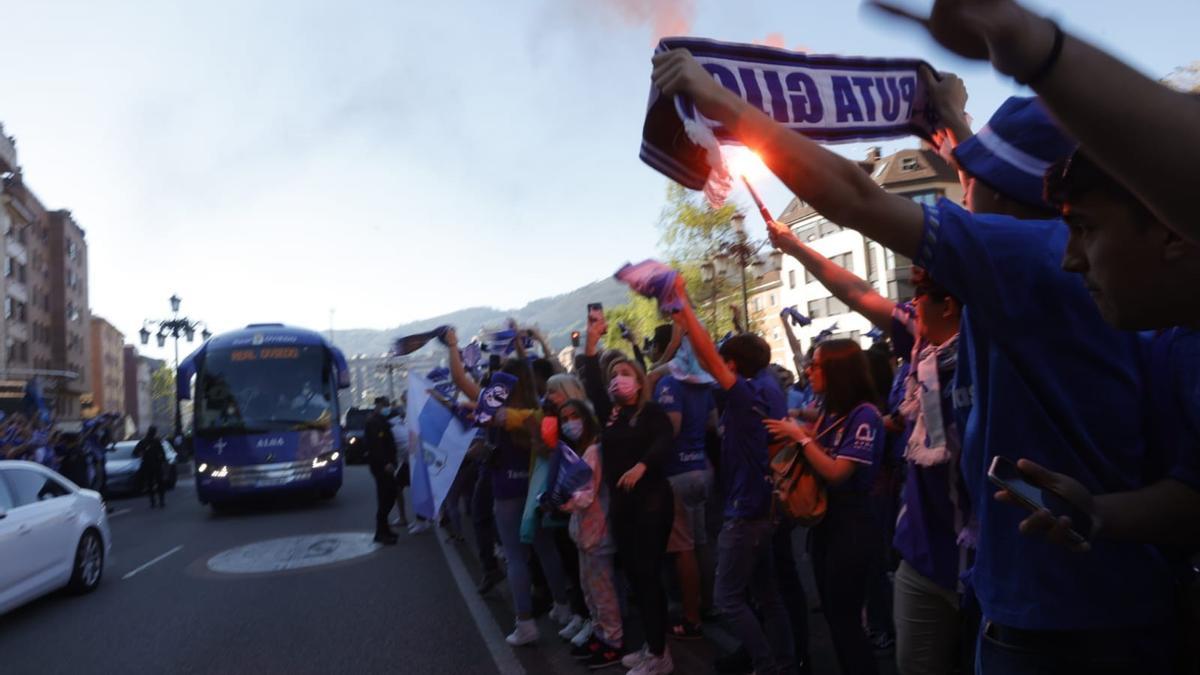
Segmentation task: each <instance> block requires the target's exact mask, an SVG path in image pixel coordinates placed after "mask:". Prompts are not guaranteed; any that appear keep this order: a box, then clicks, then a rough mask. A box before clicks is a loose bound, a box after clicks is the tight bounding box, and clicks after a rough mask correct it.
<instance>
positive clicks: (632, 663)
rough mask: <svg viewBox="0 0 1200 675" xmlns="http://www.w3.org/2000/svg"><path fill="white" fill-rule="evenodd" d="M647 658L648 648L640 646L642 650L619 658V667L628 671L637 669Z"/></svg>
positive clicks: (648, 654)
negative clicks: (628, 669)
mask: <svg viewBox="0 0 1200 675" xmlns="http://www.w3.org/2000/svg"><path fill="white" fill-rule="evenodd" d="M648 658H650V648H649V647H647V646H646V645H642V648H641V649H639V650H637V651H636V652H629V653H628V654H626V655H625V656H623V657H621V665H623V666H625V667H626V668H630V669H632V668H637V667H638V666H640V665H642V661H645V660H646V659H648Z"/></svg>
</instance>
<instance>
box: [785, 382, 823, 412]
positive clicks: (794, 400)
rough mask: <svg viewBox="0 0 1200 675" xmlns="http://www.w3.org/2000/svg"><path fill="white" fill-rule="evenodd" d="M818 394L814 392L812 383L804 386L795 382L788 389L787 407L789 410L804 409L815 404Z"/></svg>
mask: <svg viewBox="0 0 1200 675" xmlns="http://www.w3.org/2000/svg"><path fill="white" fill-rule="evenodd" d="M814 400H816V396H815V395H814V394H813V390H812V385H811V384H806V385H804V386H803V387H802V386H800V385H799V384H793V385H792V386H790V387H788V390H787V407H788V410H803V409H805V408H807V407H809V406H811V405H812V404H813V401H814Z"/></svg>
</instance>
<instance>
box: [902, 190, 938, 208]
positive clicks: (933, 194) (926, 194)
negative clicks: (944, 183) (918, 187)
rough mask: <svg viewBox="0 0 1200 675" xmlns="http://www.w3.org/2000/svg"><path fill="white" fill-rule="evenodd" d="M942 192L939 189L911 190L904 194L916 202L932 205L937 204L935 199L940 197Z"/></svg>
mask: <svg viewBox="0 0 1200 675" xmlns="http://www.w3.org/2000/svg"><path fill="white" fill-rule="evenodd" d="M942 194H943V193H942V191H941V190H925V191H923V192H913V193H911V194H906V195H904V196H905V197H908V198H909V199H911V200H913V201H914V202H916V203H918V204H922V205H925V206H934V205H935V204H937V200H939V199H941V198H942Z"/></svg>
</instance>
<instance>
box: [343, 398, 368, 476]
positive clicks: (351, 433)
mask: <svg viewBox="0 0 1200 675" xmlns="http://www.w3.org/2000/svg"><path fill="white" fill-rule="evenodd" d="M370 415H371V410H370V409H369V408H351V409H349V410H347V411H346V421H345V423H343V424H342V437H343V438H344V439H345V444H344V445H343V446H342V447H344V448H346V463H347V464H366V463H367V451H366V447H365V446H364V445H363V431H364V430H365V429H366V428H367V417H369V416H370Z"/></svg>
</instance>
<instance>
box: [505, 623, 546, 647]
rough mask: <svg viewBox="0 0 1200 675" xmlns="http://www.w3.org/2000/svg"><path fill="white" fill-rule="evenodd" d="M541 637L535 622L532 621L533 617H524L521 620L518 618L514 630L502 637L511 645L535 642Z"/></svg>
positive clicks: (516, 645)
mask: <svg viewBox="0 0 1200 675" xmlns="http://www.w3.org/2000/svg"><path fill="white" fill-rule="evenodd" d="M541 637H542V635H541V633H540V632H538V627H537V624H536V623H534V621H533V619H525V620H523V621H522V620H520V619H518V620H517V628H516V630H514V631H513V632H512V633H509V635H508V637H506V638H504V641H505V642H507V643H508V644H510V645H512V646H513V647H520V646H521V645H527V644H531V643H533V642H537V641H538V639H539V638H541Z"/></svg>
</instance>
